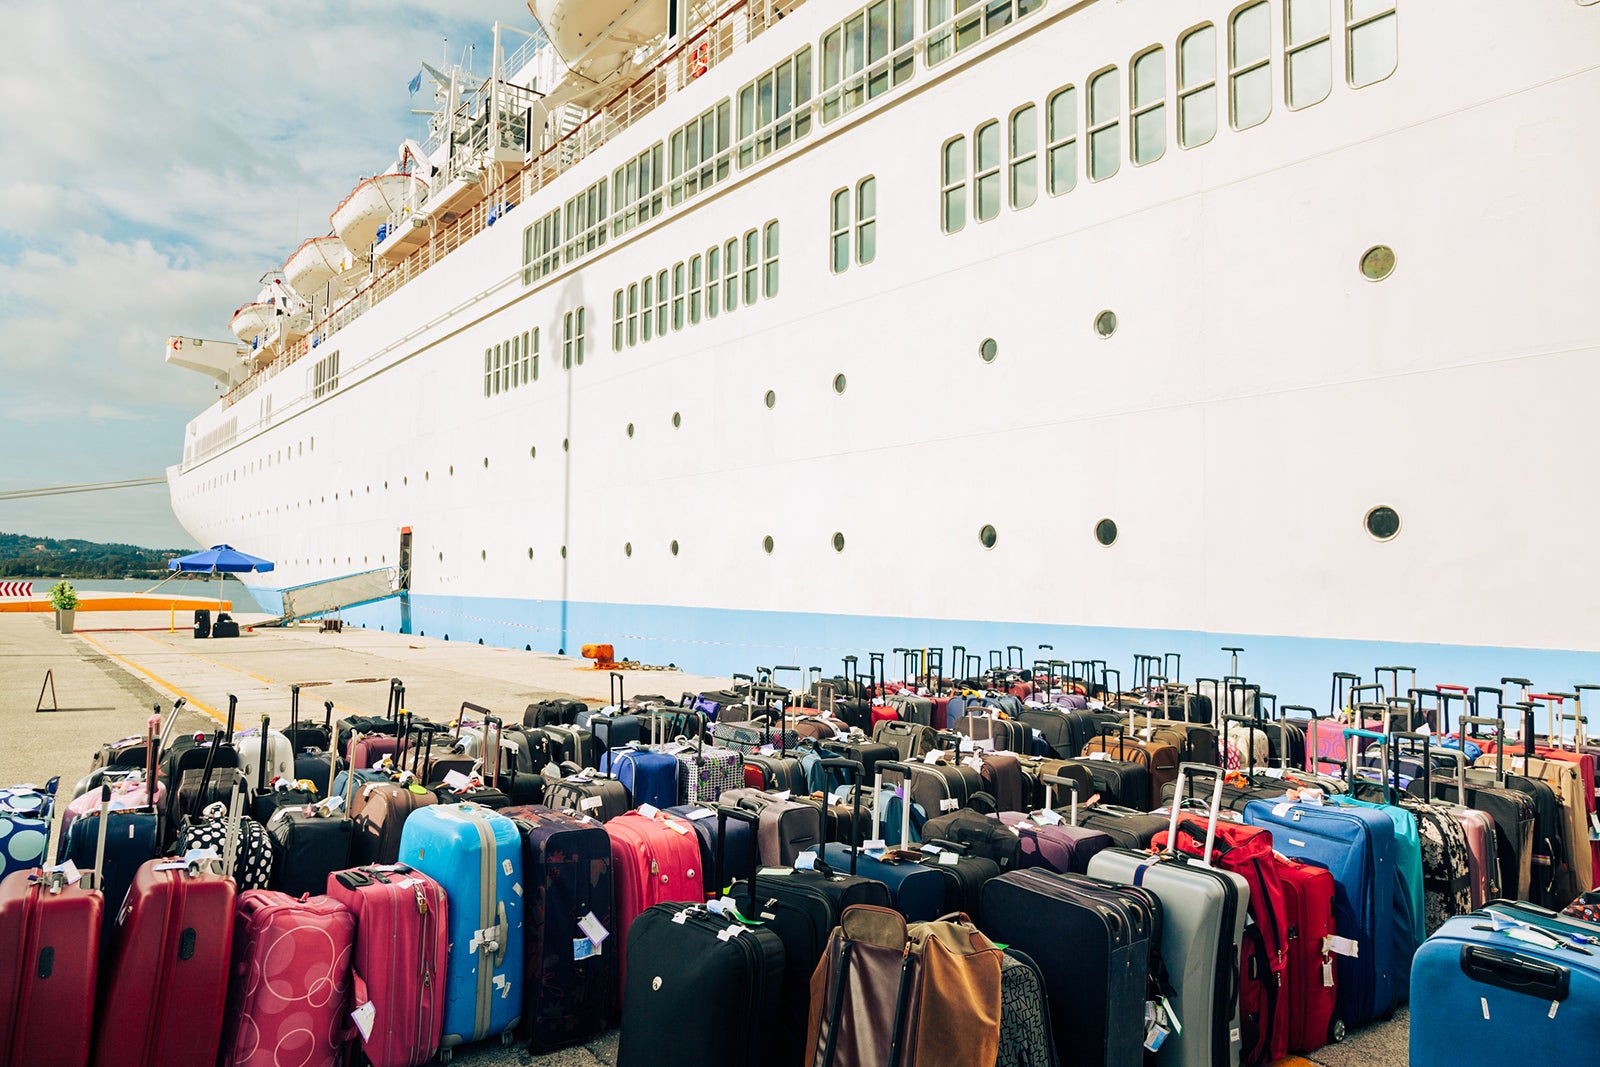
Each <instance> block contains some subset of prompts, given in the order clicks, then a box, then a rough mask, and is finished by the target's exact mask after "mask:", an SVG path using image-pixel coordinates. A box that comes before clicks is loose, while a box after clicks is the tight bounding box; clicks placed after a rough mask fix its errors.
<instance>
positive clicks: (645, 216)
mask: <svg viewBox="0 0 1600 1067" xmlns="http://www.w3.org/2000/svg"><path fill="white" fill-rule="evenodd" d="M664 151H665V146H663V145H662V143H661V142H660V141H657V142H656V143H655V144H654V145H652V146H651V147H649V148H647V149H645V150H644V151H643V152H640V153H639V154H638V155H637V156H635V157H633V158H632V159H630V160H628V162H627V163H625V164H624V165H622V166H620V167H618V168H617V169H616V170H614V171H612V172H611V236H613V237H620V236H622V235H623V234H625V233H627V232H628V231H629V230H631V229H633V228H634V227H635V226H637V225H639V224H640V223H642V222H648V221H649V220H650V219H651V218H652V217H653V216H655V215H658V214H660V213H661V179H662V174H661V160H662V154H663V152H664ZM602 206H604V205H602Z"/></svg>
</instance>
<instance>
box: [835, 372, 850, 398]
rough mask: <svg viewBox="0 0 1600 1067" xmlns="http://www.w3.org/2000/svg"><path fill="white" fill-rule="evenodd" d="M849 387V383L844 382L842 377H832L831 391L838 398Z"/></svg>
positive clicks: (840, 375) (837, 375) (836, 375)
mask: <svg viewBox="0 0 1600 1067" xmlns="http://www.w3.org/2000/svg"><path fill="white" fill-rule="evenodd" d="M849 385H850V383H849V382H848V381H846V380H845V376H844V375H842V374H835V375H834V376H833V391H834V392H836V393H838V394H839V395H840V396H843V395H844V391H845V389H847V388H848V387H849Z"/></svg>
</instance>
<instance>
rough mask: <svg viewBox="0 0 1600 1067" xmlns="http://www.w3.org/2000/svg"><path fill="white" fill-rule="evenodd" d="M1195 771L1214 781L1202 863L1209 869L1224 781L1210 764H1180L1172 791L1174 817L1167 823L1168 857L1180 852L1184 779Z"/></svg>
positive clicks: (1201, 858)
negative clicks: (1179, 823)
mask: <svg viewBox="0 0 1600 1067" xmlns="http://www.w3.org/2000/svg"><path fill="white" fill-rule="evenodd" d="M1191 771H1194V772H1197V773H1199V774H1201V775H1209V776H1211V778H1212V779H1214V782H1213V785H1212V787H1211V808H1210V810H1209V811H1208V812H1207V817H1206V847H1205V851H1204V852H1203V853H1202V854H1201V857H1200V862H1201V863H1204V864H1205V865H1206V866H1207V867H1209V866H1211V852H1212V849H1213V848H1214V847H1215V845H1216V843H1217V816H1218V813H1219V812H1220V811H1221V810H1222V781H1223V777H1224V776H1223V775H1222V774H1221V773H1219V772H1218V770H1217V768H1215V767H1213V766H1211V765H1210V764H1209V763H1180V764H1178V780H1177V782H1176V783H1174V788H1173V791H1172V816H1171V819H1170V821H1169V822H1168V823H1167V855H1169V856H1173V857H1177V856H1179V855H1180V853H1179V852H1178V813H1179V812H1180V811H1182V810H1183V804H1182V803H1181V798H1182V797H1183V796H1184V795H1185V794H1184V784H1185V783H1184V778H1185V777H1186V776H1187V775H1188V774H1189V772H1191Z"/></svg>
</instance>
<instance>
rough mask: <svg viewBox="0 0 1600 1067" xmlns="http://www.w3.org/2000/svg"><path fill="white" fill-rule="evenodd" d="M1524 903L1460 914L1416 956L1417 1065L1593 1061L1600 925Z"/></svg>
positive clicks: (1599, 1032)
mask: <svg viewBox="0 0 1600 1067" xmlns="http://www.w3.org/2000/svg"><path fill="white" fill-rule="evenodd" d="M1525 907H1526V906H1522V905H1511V906H1509V907H1505V906H1501V905H1490V907H1489V909H1488V913H1487V914H1486V913H1484V912H1477V913H1474V914H1471V915H1460V916H1457V917H1455V918H1453V919H1450V920H1449V921H1447V922H1446V923H1445V924H1444V925H1443V926H1441V927H1440V928H1439V929H1438V931H1437V932H1435V933H1434V935H1433V936H1432V937H1430V938H1428V940H1427V941H1426V942H1424V943H1423V946H1422V948H1420V949H1418V950H1417V955H1416V958H1415V959H1414V960H1413V961H1412V968H1411V1049H1410V1055H1411V1067H1504V1065H1505V1064H1510V1063H1529V1064H1532V1063H1592V1062H1594V1056H1595V1049H1596V1047H1600V952H1596V951H1595V948H1596V938H1597V936H1600V926H1596V925H1593V924H1585V923H1579V922H1576V921H1574V920H1566V919H1562V918H1561V917H1559V916H1555V915H1553V914H1551V913H1545V914H1544V915H1542V916H1541V915H1538V914H1534V913H1531V909H1529V910H1528V911H1525V910H1524V908H1525ZM1585 1050H1587V1051H1585Z"/></svg>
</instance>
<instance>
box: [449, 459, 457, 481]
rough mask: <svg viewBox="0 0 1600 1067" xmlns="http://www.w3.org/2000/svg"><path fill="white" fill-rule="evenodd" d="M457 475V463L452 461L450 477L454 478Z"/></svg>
mask: <svg viewBox="0 0 1600 1067" xmlns="http://www.w3.org/2000/svg"><path fill="white" fill-rule="evenodd" d="M455 476H456V465H455V464H454V463H452V464H450V477H452V478H454V477H455Z"/></svg>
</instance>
